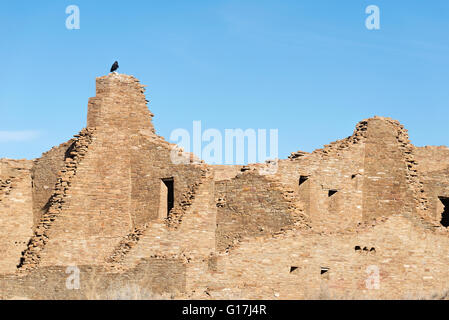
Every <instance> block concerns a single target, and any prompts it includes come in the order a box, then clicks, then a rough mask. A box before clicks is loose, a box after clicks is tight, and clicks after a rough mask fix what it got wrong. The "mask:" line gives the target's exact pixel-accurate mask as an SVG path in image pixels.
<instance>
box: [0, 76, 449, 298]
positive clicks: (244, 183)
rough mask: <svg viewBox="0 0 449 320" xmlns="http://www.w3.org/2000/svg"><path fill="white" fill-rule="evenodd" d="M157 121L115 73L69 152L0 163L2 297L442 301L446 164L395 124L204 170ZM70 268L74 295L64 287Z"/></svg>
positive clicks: (369, 125)
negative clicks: (74, 271) (75, 278)
mask: <svg viewBox="0 0 449 320" xmlns="http://www.w3.org/2000/svg"><path fill="white" fill-rule="evenodd" d="M152 117H153V114H152V113H151V112H150V111H149V110H148V107H147V100H146V97H145V94H144V86H143V85H141V84H140V83H139V81H138V80H137V79H136V78H134V77H132V76H127V75H120V74H116V73H111V74H109V75H108V76H104V77H100V78H97V81H96V96H95V97H93V98H90V99H89V102H88V115H87V127H86V128H84V129H83V130H81V131H80V133H79V134H77V135H75V136H74V138H73V139H71V140H69V141H68V142H66V143H63V144H61V145H60V146H58V147H55V148H53V149H51V150H50V151H48V152H46V153H44V154H43V155H42V157H40V158H39V159H36V160H34V161H26V160H6V159H1V160H0V229H1V231H2V233H1V234H2V236H0V252H1V253H2V256H3V259H2V261H1V262H0V274H1V276H0V290H1V292H0V296H2V297H3V298H6V299H11V298H15V297H16V298H17V297H22V298H32V299H42V298H52V299H100V298H101V299H103V298H106V299H114V298H122V297H126V298H144V299H145V298H186V299H190V298H199V299H223V298H227V299H228V298H230V299H239V298H243V299H319V298H343V299H351V298H369V299H378V298H388V299H402V298H421V297H422V298H426V297H434V295H433V294H437V295H436V296H444V294H445V292H447V290H448V289H449V287H448V284H447V283H446V279H449V274H448V271H447V267H446V266H447V264H448V263H449V261H448V257H449V251H448V250H449V243H448V239H449V237H448V235H449V234H448V232H449V231H448V230H447V227H448V226H449V160H448V159H449V158H448V156H449V149H448V148H446V147H423V148H417V147H415V146H413V145H412V144H411V142H410V141H409V139H408V134H407V130H406V129H404V127H403V126H402V125H401V124H400V123H399V122H398V121H395V120H392V119H390V118H383V117H374V118H370V119H366V120H363V121H361V122H359V123H358V124H357V125H356V127H355V130H354V133H353V134H352V135H351V136H349V137H347V138H345V139H342V140H337V141H335V142H332V143H330V144H328V145H325V146H324V147H323V148H322V149H318V150H315V151H314V152H312V153H306V152H301V151H297V152H294V153H292V154H291V156H290V157H289V158H288V159H283V160H273V161H269V162H267V163H265V164H250V165H245V166H219V165H207V164H205V163H202V162H201V161H198V159H196V158H195V157H194V155H192V154H189V153H184V152H182V151H181V150H179V149H177V147H176V146H175V145H173V144H170V143H169V142H167V141H165V140H164V139H163V138H162V137H160V136H158V135H157V134H156V132H155V129H154V127H153V124H152ZM73 266H76V267H77V268H79V269H80V270H81V274H80V275H81V283H80V284H81V288H80V289H76V290H70V289H68V288H67V286H66V281H67V278H68V277H69V274H68V273H66V271H67V270H68V269H67V267H73ZM377 271H378V272H379V274H378V275H379V277H378V279H379V281H380V282H379V283H377V284H375V286H376V288H372V285H373V283H372V282H369V283H368V282H367V279H368V280H370V281H371V280H373V277H372V276H373V272H374V273H376V272H377ZM377 285H379V286H378V287H377Z"/></svg>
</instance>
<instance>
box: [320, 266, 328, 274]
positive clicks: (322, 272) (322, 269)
mask: <svg viewBox="0 0 449 320" xmlns="http://www.w3.org/2000/svg"><path fill="white" fill-rule="evenodd" d="M328 271H329V268H327V267H321V274H325V273H327V272H328Z"/></svg>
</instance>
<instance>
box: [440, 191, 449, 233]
mask: <svg viewBox="0 0 449 320" xmlns="http://www.w3.org/2000/svg"><path fill="white" fill-rule="evenodd" d="M438 199H440V201H441V203H442V204H443V205H444V211H443V212H442V213H441V221H440V223H441V225H442V226H443V227H446V228H447V227H449V198H447V197H438Z"/></svg>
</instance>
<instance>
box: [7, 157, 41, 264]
mask: <svg viewBox="0 0 449 320" xmlns="http://www.w3.org/2000/svg"><path fill="white" fill-rule="evenodd" d="M32 166H33V163H32V161H28V160H5V159H1V160H0V254H1V257H2V258H1V260H0V270H1V273H14V272H15V271H16V269H17V265H18V264H19V262H20V257H21V253H22V251H23V250H24V249H25V248H26V245H27V243H28V240H29V239H30V237H31V235H32V231H33V197H32V180H31V172H30V171H31V168H32Z"/></svg>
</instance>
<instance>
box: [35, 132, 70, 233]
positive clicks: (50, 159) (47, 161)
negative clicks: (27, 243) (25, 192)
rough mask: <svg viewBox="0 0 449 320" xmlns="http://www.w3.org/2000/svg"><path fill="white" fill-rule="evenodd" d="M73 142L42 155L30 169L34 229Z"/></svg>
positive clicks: (45, 208)
mask: <svg viewBox="0 0 449 320" xmlns="http://www.w3.org/2000/svg"><path fill="white" fill-rule="evenodd" d="M73 142H74V141H73V140H70V141H68V142H65V143H63V144H61V145H59V146H58V147H54V148H52V149H51V150H49V151H47V152H45V153H43V154H42V156H41V157H40V158H38V159H36V160H35V161H34V163H33V168H32V169H31V179H32V181H33V225H34V227H36V226H37V225H38V223H39V221H40V219H41V217H42V214H43V213H44V212H45V211H46V210H47V209H48V207H47V206H48V200H49V199H50V197H51V195H52V194H53V191H54V187H55V185H56V182H57V179H58V173H59V171H60V170H61V169H62V168H63V167H64V164H65V162H64V161H65V158H66V153H67V151H68V149H69V148H70V146H71V145H72V144H73Z"/></svg>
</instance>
